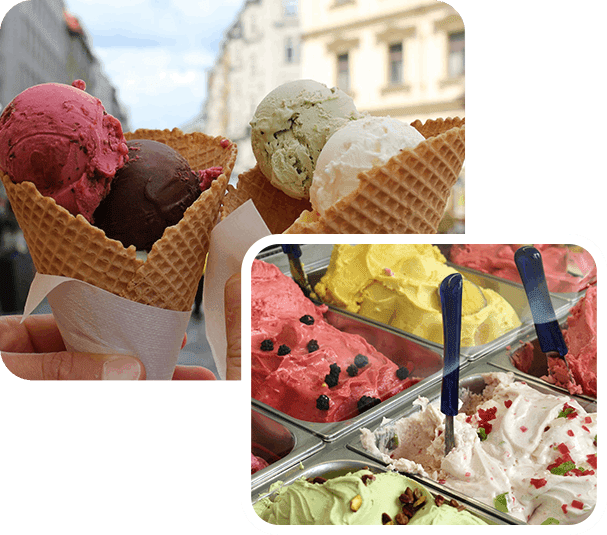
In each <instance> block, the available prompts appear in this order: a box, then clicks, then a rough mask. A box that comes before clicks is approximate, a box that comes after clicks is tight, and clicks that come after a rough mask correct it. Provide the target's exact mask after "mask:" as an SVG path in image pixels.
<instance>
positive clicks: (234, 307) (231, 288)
mask: <svg viewBox="0 0 607 535" xmlns="http://www.w3.org/2000/svg"><path fill="white" fill-rule="evenodd" d="M240 282H241V278H240V273H236V274H235V275H232V276H231V277H230V278H229V279H228V281H227V282H226V285H225V289H224V309H225V322H226V340H227V351H226V379H228V380H239V379H240V377H241V333H240V315H241V308H242V307H241V302H240Z"/></svg>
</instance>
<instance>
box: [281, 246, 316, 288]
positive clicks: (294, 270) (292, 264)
mask: <svg viewBox="0 0 607 535" xmlns="http://www.w3.org/2000/svg"><path fill="white" fill-rule="evenodd" d="M282 252H283V253H285V254H286V255H287V256H288V257H289V269H290V271H291V276H292V277H293V280H294V281H295V282H296V283H297V284H298V285H299V287H300V288H301V291H302V292H303V293H304V295H305V296H306V297H310V295H312V293H313V292H312V286H310V282H309V281H308V276H307V275H306V272H305V271H304V268H303V265H302V263H301V247H300V246H299V245H295V244H286V245H283V246H282Z"/></svg>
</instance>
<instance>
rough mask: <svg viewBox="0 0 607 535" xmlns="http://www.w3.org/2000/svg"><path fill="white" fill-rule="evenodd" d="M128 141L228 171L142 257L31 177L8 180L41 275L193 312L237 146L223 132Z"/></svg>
mask: <svg viewBox="0 0 607 535" xmlns="http://www.w3.org/2000/svg"><path fill="white" fill-rule="evenodd" d="M125 137H126V138H127V140H129V139H142V138H146V139H152V140H154V141H160V142H162V143H166V144H167V145H169V146H171V147H172V148H174V149H175V150H177V151H178V152H179V153H180V154H182V155H183V156H184V157H185V158H186V159H187V160H188V162H189V164H190V166H191V167H192V169H207V168H209V167H214V166H222V167H223V170H224V172H223V173H222V174H221V175H220V176H219V177H218V178H216V179H215V180H214V181H213V183H212V185H211V187H210V188H209V189H208V190H206V191H204V192H202V193H201V195H200V196H199V197H198V199H197V200H196V201H195V202H194V203H193V204H192V205H191V206H190V207H189V208H188V209H187V210H186V212H185V214H184V216H183V218H182V219H181V221H180V222H179V223H178V224H176V225H174V226H171V227H168V228H167V229H166V230H165V232H164V234H163V236H162V238H161V239H159V240H158V241H157V242H156V243H155V244H154V246H153V247H152V250H151V251H150V253H149V254H148V257H147V260H146V261H143V260H141V259H139V258H137V257H136V251H135V248H134V247H133V246H131V247H128V248H125V247H124V246H123V245H122V243H120V242H119V241H116V240H112V239H109V238H107V237H106V236H105V233H104V232H103V231H102V230H101V229H98V228H97V227H95V226H93V225H91V224H89V223H88V221H86V219H84V218H83V217H82V216H81V215H78V216H76V217H74V216H73V215H71V214H70V213H69V212H68V211H67V210H65V209H64V208H62V207H61V206H59V205H57V203H55V201H54V200H53V199H52V198H50V197H45V196H43V195H41V194H40V193H39V192H38V190H37V189H36V187H35V185H34V184H33V183H32V182H27V181H25V182H21V183H19V184H14V183H13V182H12V181H11V180H10V179H9V177H8V176H6V175H4V174H2V181H3V182H4V186H5V188H6V192H7V195H8V198H9V201H10V203H11V207H12V209H13V212H14V213H15V216H16V218H17V221H18V222H19V225H20V227H21V229H22V230H23V234H24V237H25V240H26V242H27V245H28V249H29V251H30V254H31V256H32V260H33V262H34V266H35V267H36V270H37V271H38V272H39V273H43V274H48V275H60V276H64V277H70V278H75V279H78V280H82V281H85V282H88V283H90V284H93V285H94V286H96V287H97V288H101V289H103V290H106V291H108V292H111V293H113V294H115V295H118V296H120V297H124V298H126V299H128V300H131V301H136V302H138V303H142V304H145V305H151V306H154V307H159V308H164V309H170V310H176V311H189V310H190V309H191V307H192V303H193V302H194V296H195V295H196V290H197V288H198V283H199V281H200V278H201V276H202V273H203V269H204V261H205V258H206V254H207V252H208V247H209V239H210V233H211V230H212V228H213V227H214V226H215V223H216V222H217V219H218V215H219V211H220V208H221V201H222V199H223V197H224V195H225V190H226V187H227V184H228V181H229V177H230V174H231V172H232V168H233V166H234V162H235V160H236V154H237V148H236V145H235V144H233V143H232V144H231V146H230V147H227V148H224V147H222V146H221V140H222V138H221V137H210V136H207V135H205V134H201V133H193V134H184V133H183V132H181V130H179V129H173V130H137V131H135V132H127V133H126V134H125Z"/></svg>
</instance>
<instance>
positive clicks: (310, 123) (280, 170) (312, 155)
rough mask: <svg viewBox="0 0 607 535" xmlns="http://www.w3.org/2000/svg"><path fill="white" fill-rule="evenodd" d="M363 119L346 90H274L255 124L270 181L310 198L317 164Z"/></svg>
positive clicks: (314, 86) (313, 85)
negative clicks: (337, 137) (334, 138)
mask: <svg viewBox="0 0 607 535" xmlns="http://www.w3.org/2000/svg"><path fill="white" fill-rule="evenodd" d="M360 117H362V115H361V114H360V113H359V112H358V110H357V109H356V106H355V105H354V101H353V100H352V98H350V97H349V96H348V95H347V94H346V93H344V92H343V91H342V90H340V89H337V88H335V87H333V88H328V87H327V86H325V85H324V84H321V83H320V82H316V81H314V80H295V81H292V82H287V83H285V84H282V85H280V86H278V87H277V88H276V89H274V90H272V91H271V92H270V93H268V95H267V96H266V97H265V98H264V99H263V100H262V101H261V102H260V104H259V106H258V107H257V110H256V111H255V114H254V115H253V119H252V120H251V123H250V124H251V144H252V148H253V154H255V158H256V159H257V163H258V164H259V168H260V169H261V172H262V173H263V174H264V175H265V177H266V178H267V179H268V180H270V182H271V183H272V184H273V185H274V186H275V187H277V188H278V189H280V190H282V191H283V192H284V193H286V194H287V195H289V196H290V197H293V198H295V199H307V198H308V197H309V190H310V185H311V183H312V176H313V174H314V169H315V167H316V160H317V159H318V155H319V154H320V151H321V150H322V148H323V147H324V145H325V143H326V142H327V140H328V139H329V137H330V136H331V135H332V134H333V133H334V132H335V131H337V130H338V129H339V128H341V127H342V126H344V125H346V124H347V123H348V122H349V121H352V120H356V119H359V118H360Z"/></svg>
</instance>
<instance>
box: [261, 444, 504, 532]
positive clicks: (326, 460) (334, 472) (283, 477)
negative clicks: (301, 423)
mask: <svg viewBox="0 0 607 535" xmlns="http://www.w3.org/2000/svg"><path fill="white" fill-rule="evenodd" d="M304 464H305V465H306V466H304V467H303V468H301V467H300V468H297V469H291V470H289V471H285V472H284V473H282V474H277V475H276V477H275V479H274V480H272V481H267V482H266V483H265V484H264V485H261V486H258V487H256V488H255V489H251V502H252V503H253V504H255V503H256V502H257V501H259V500H260V499H262V498H264V497H266V496H268V495H270V496H271V494H272V490H271V489H270V487H271V485H272V484H274V483H276V482H277V481H280V482H281V483H282V485H290V484H292V483H294V482H295V481H297V480H298V479H300V478H302V477H304V478H315V477H324V478H325V479H330V478H333V477H338V476H341V475H345V474H348V473H351V472H356V471H358V470H362V469H368V470H370V471H371V472H373V473H376V474H378V473H381V472H385V471H387V470H386V468H385V466H383V465H381V464H378V463H375V462H369V461H368V460H366V459H363V458H361V457H360V456H358V455H356V454H355V453H354V452H352V451H350V450H347V449H346V448H343V447H341V448H339V447H338V448H331V449H330V450H323V451H321V452H319V453H317V454H315V455H314V456H313V457H311V458H309V459H308V460H307V461H306V462H305V463H304ZM410 479H413V480H415V481H417V482H419V483H422V485H424V486H425V487H426V488H427V490H428V491H429V492H430V493H431V494H432V496H433V497H436V495H437V494H441V495H442V496H443V497H444V498H446V500H448V501H449V500H451V499H455V500H456V501H457V502H458V503H460V504H461V505H464V506H465V507H466V509H467V510H468V511H469V512H470V513H472V514H474V515H475V516H477V517H479V518H480V519H482V520H484V521H485V522H487V523H488V524H492V525H495V524H502V525H503V524H513V523H515V522H512V521H511V520H510V519H509V518H508V517H507V515H502V514H500V513H499V512H497V514H495V511H492V510H488V509H487V508H486V507H481V508H479V507H477V506H476V505H475V504H473V503H470V502H469V501H468V500H467V499H466V497H464V496H460V495H459V494H458V493H455V492H453V491H450V490H447V489H445V490H443V489H437V488H436V486H435V485H426V484H425V483H424V482H421V481H419V480H418V479H417V478H415V477H410ZM282 485H281V486H282ZM273 491H274V492H275V489H274V490H273Z"/></svg>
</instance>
